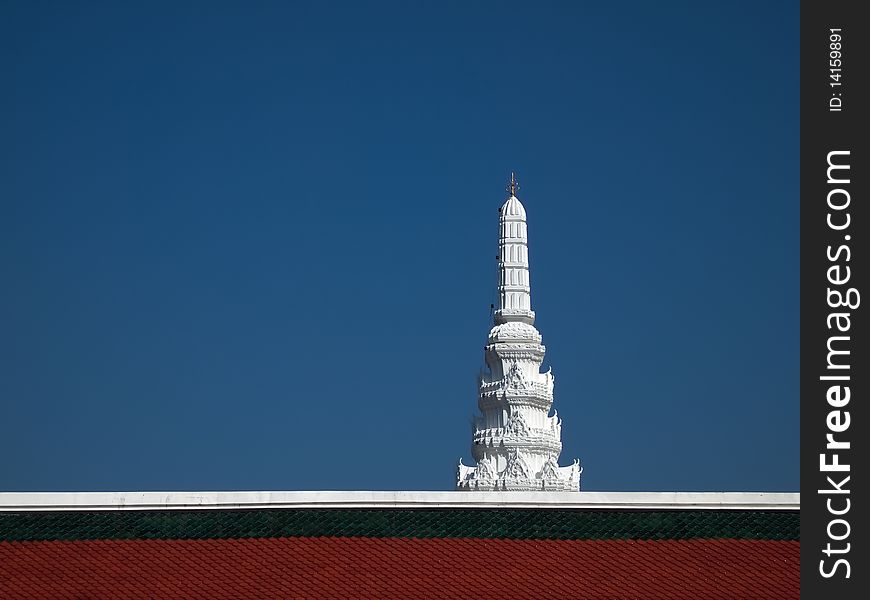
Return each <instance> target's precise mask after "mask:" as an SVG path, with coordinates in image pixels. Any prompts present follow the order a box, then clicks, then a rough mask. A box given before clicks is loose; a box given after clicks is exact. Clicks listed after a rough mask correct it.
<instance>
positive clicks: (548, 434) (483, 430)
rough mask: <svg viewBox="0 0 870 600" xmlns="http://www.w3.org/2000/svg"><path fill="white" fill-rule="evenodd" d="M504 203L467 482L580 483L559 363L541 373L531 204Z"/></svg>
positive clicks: (462, 480) (530, 487)
mask: <svg viewBox="0 0 870 600" xmlns="http://www.w3.org/2000/svg"><path fill="white" fill-rule="evenodd" d="M516 190H517V184H516V179H515V178H514V176H513V174H511V182H510V186H509V187H508V193H509V197H508V199H507V201H505V203H504V205H503V206H502V207H501V208H500V209H499V243H498V270H499V282H498V296H499V306H498V309H497V310H496V311H495V313H494V315H493V325H494V326H493V328H492V330H491V331H490V332H489V339H488V340H487V345H486V349H485V354H484V359H485V361H486V369H485V370H484V371H482V372H481V374H480V378H479V390H478V392H479V395H478V407H479V408H480V412H481V416H479V417H477V419H476V420H475V423H474V425H473V434H472V444H471V451H472V456H473V457H474V460H475V461H476V462H477V465H476V466H467V465H464V464H462V460H461V459H460V461H459V467H458V469H457V481H456V487H457V489H460V490H506V491H507V490H514V491H534V490H542V491H579V490H580V473H581V472H582V471H583V469H582V468H581V467H580V461H578V460H576V459H575V460H574V462H573V463H572V464H571V465H568V466H567V467H560V466H559V455H560V454H561V452H562V420H561V419H560V418H559V416H558V414H557V413H555V412H554V413H553V415H552V416H551V415H550V409H551V408H552V406H553V385H554V377H553V373H552V371H547V372H546V373H541V364H542V363H543V361H544V352H545V351H546V349H545V347H544V346H543V344H541V334H540V333H538V330H537V329H535V326H534V323H535V313H534V311H533V310H532V300H531V286H530V283H529V243H528V227H527V224H526V209H525V207H523V205H522V203H521V202H520V201H519V199H518V198H517V196H516Z"/></svg>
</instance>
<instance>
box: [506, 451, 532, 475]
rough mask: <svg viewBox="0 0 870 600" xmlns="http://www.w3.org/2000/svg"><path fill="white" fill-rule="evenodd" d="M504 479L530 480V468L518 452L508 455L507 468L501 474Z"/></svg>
mask: <svg viewBox="0 0 870 600" xmlns="http://www.w3.org/2000/svg"><path fill="white" fill-rule="evenodd" d="M501 478H502V479H528V478H529V466H528V465H527V464H526V461H524V460H523V458H522V456H520V453H519V452H517V451H516V450H514V451H512V452H511V453H510V454H509V455H508V460H507V466H506V467H505V469H504V471H502V473H501Z"/></svg>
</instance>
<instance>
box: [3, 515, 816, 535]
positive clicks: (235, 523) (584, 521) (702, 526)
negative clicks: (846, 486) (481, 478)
mask: <svg viewBox="0 0 870 600" xmlns="http://www.w3.org/2000/svg"><path fill="white" fill-rule="evenodd" d="M799 531H800V513H799V512H797V511H776V510H624V509H619V510H616V509H613V510H589V509H515V508H498V509H492V508H490V509H447V510H438V509H342V510H339V509H246V510H161V511H153V510H112V511H64V512H38V511H37V512H19V513H0V541H24V540H97V539H123V540H129V539H225V538H269V537H300V536H305V537H321V536H330V537H349V536H359V537H376V538H386V537H399V538H411V537H413V538H497V539H559V540H576V539H584V540H587V539H588V540H591V539H636V540H659V539H667V540H684V539H699V538H703V539H715V538H720V539H752V540H799V539H800V535H799Z"/></svg>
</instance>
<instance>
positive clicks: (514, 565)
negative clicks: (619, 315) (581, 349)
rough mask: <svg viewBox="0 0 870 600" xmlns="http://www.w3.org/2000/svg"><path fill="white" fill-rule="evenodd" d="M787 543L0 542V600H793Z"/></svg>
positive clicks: (795, 545)
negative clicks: (482, 599)
mask: <svg viewBox="0 0 870 600" xmlns="http://www.w3.org/2000/svg"><path fill="white" fill-rule="evenodd" d="M799 547H800V542H799V541H797V540H786V541H772V540H746V539H716V540H709V539H690V540H613V539H609V540H513V539H475V538H459V539H456V538H448V539H443V538H430V539H408V538H365V537H356V538H348V537H332V538H327V537H319V538H306V537H294V538H249V539H212V540H90V541H14V542H0V597H3V598H35V597H36V598H42V597H51V598H82V597H84V598H113V597H123V598H190V597H209V598H239V597H248V598H284V597H300V598H348V597H378V598H400V597H401V598H409V597H440V598H467V597H469V596H473V595H480V596H486V597H497V598H537V597H541V595H542V594H547V595H550V596H553V597H571V598H596V599H601V598H620V599H624V598H634V597H636V598H673V599H682V598H711V599H715V598H723V599H725V598H727V599H732V598H797V597H798V594H799V587H800V571H799V558H800V551H799Z"/></svg>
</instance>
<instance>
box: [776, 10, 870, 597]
mask: <svg viewBox="0 0 870 600" xmlns="http://www.w3.org/2000/svg"><path fill="white" fill-rule="evenodd" d="M861 4H862V3H860V2H835V1H827V2H825V1H822V0H811V1H810V0H804V2H801V9H800V10H801V25H800V35H801V40H800V102H801V105H800V127H801V149H800V161H801V165H800V173H801V175H800V178H801V180H800V190H801V192H800V193H801V197H800V207H801V209H800V210H801V226H800V227H801V231H800V235H801V250H800V261H801V283H800V290H801V316H800V327H801V350H800V357H801V369H800V373H801V398H800V404H801V595H802V596H803V597H805V598H837V599H847V598H865V597H866V594H867V593H868V590H870V585H868V579H870V575H868V573H870V564H868V563H867V560H866V558H867V550H866V544H868V543H870V542H868V540H870V536H868V535H867V532H866V528H865V526H864V524H865V522H866V519H865V517H864V515H866V513H867V506H866V503H867V501H868V500H867V496H866V495H865V494H861V493H860V492H858V488H859V487H863V488H866V487H867V484H868V477H867V470H866V469H865V467H864V464H863V463H864V462H866V461H861V460H859V457H858V454H866V453H868V452H870V449H868V444H867V443H866V441H867V432H868V428H867V424H866V420H867V418H868V417H867V410H866V409H865V407H864V404H865V403H866V402H868V401H870V394H868V391H870V384H868V382H870V361H868V357H867V352H866V349H867V347H868V343H870V342H868V337H870V335H868V328H867V325H866V323H867V320H868V319H867V317H866V315H865V313H867V311H868V310H870V287H868V285H867V281H868V276H867V273H868V271H870V257H868V255H867V251H866V249H867V246H868V242H867V238H868V237H870V222H868V220H870V211H868V209H867V204H868V202H870V196H868V192H870V186H868V185H867V180H868V179H870V168H868V145H870V144H868V127H867V126H866V125H865V123H866V122H867V121H868V120H870V97H868V95H867V78H868V77H870V61H868V60H867V56H868V54H867V47H868V41H870V21H868V20H866V19H863V20H862V19H861V18H859V16H858V12H859V7H860V6H861ZM864 4H866V3H864ZM863 9H864V10H866V9H867V6H866V5H865V6H864V7H863ZM772 25H773V24H772ZM831 29H841V30H842V31H841V32H840V33H841V34H842V37H843V39H842V48H841V51H842V57H841V60H842V65H841V68H842V71H840V73H841V77H840V81H841V82H842V85H841V86H831V82H832V81H834V80H833V79H832V78H831V77H830V75H831V70H830V69H831V66H832V65H831V64H830V62H829V61H830V51H831V48H830V33H831V32H830V30H831ZM837 93H839V94H841V96H839V98H842V102H843V106H842V110H841V111H839V112H836V111H831V110H830V101H831V98H833V97H835V94H837ZM835 150H848V151H849V152H850V154H849V157H848V160H849V164H850V174H851V177H850V183H849V184H848V186H847V187H848V191H849V194H850V196H851V201H850V204H849V206H848V209H847V210H848V212H849V216H850V218H851V224H850V226H849V228H848V231H845V230H844V231H835V230H833V229H831V228H830V227H828V224H827V222H826V219H827V214H828V212H831V211H830V209H829V208H828V205H827V194H828V192H829V191H830V190H831V189H834V188H836V187H842V186H837V185H829V184H828V182H827V167H828V153H829V152H831V151H835ZM839 197H840V198H842V195H840V196H839ZM835 216H836V217H838V218H841V217H842V216H843V215H842V211H841V212H840V214H837V215H835ZM846 235H849V236H850V240H848V241H847V240H845V239H844V238H845V236H846ZM841 244H847V245H849V248H850V251H851V260H849V262H845V260H840V261H837V262H831V261H829V259H828V256H827V248H828V246H831V247H832V251H835V250H836V249H837V248H838V247H839V246H840V245H841ZM844 257H845V254H843V255H841V258H844ZM834 264H840V265H848V266H849V267H850V269H851V277H850V281H849V282H848V283H847V284H843V285H841V286H839V287H840V289H842V290H844V291H845V289H847V288H849V287H854V288H856V289H857V290H858V291H859V292H860V293H861V304H860V305H859V306H858V308H856V309H854V310H851V309H848V308H844V309H833V308H830V307H829V305H828V302H827V288H828V287H829V286H830V285H831V284H830V283H829V282H828V274H827V270H828V268H829V267H831V266H833V265H834ZM831 287H833V286H831ZM841 311H848V312H849V313H850V317H851V328H850V331H849V332H848V333H839V334H838V333H837V332H836V330H834V331H829V329H828V324H827V317H828V314H829V313H831V312H841ZM831 335H849V337H850V340H849V342H848V344H849V350H850V352H851V354H850V355H849V357H848V360H849V363H850V364H851V368H850V369H849V370H848V371H839V374H842V373H844V372H846V373H848V374H849V375H850V377H851V381H849V382H843V385H849V386H850V390H851V400H850V402H849V404H848V406H845V407H842V408H841V410H848V411H849V413H850V418H851V422H850V426H849V428H848V430H847V431H845V432H843V433H839V434H836V435H837V438H839V439H841V440H844V441H849V442H851V448H850V449H849V450H845V451H840V452H839V454H840V457H839V460H840V462H841V463H847V464H849V465H850V470H849V472H848V473H845V474H844V473H836V472H833V473H823V472H822V471H821V470H820V464H819V463H820V460H819V458H820V457H819V455H820V454H821V453H823V452H826V449H825V445H826V442H827V440H826V435H827V434H828V433H829V429H828V425H827V421H826V419H827V417H828V413H829V411H831V410H834V409H833V408H832V407H831V406H829V404H828V402H827V398H826V392H827V390H828V387H829V386H830V385H833V382H830V381H822V380H820V379H819V378H820V377H821V376H823V375H826V374H832V371H829V370H828V369H827V368H826V367H827V364H828V363H827V357H828V348H827V342H828V338H829V336H831ZM831 452H835V450H828V453H829V454H830V453H831ZM829 462H830V461H829ZM829 475H831V476H833V478H834V479H835V480H836V481H837V482H840V481H841V480H842V476H843V475H848V476H849V477H850V480H849V482H848V483H847V484H846V485H843V486H842V487H843V488H848V489H849V490H850V491H849V494H841V495H830V494H823V493H820V492H819V490H824V489H826V488H830V487H831V485H830V483H829V482H828V481H827V476H829ZM847 497H848V498H849V500H850V503H851V504H850V508H849V511H848V512H847V513H846V514H844V515H841V516H839V517H838V516H835V515H832V514H830V512H829V510H828V507H827V504H826V502H827V500H828V499H829V498H833V503H834V504H833V507H834V509H835V510H837V509H840V510H842V508H843V506H844V505H845V498H847ZM836 518H842V519H845V520H846V521H848V523H849V536H848V537H847V538H846V539H844V540H842V541H835V540H830V539H829V535H828V524H829V523H830V522H831V520H832V519H836ZM832 531H833V533H834V535H835V536H841V535H843V533H844V532H845V531H846V526H845V525H843V524H842V523H838V524H836V525H834V527H833V530H832ZM829 542H830V543H831V545H832V547H834V548H839V549H843V548H845V547H846V546H845V544H846V543H848V544H850V546H849V551H848V552H847V553H843V554H839V555H837V554H831V555H830V557H828V556H826V554H825V553H824V551H825V549H826V548H827V544H828V543H829ZM837 558H845V559H846V560H848V562H849V565H850V577H849V578H848V579H847V578H845V576H844V575H845V571H846V569H845V567H844V566H843V565H840V567H839V568H838V569H837V571H836V572H835V575H834V576H832V577H830V578H825V577H823V576H822V574H821V572H820V561H821V560H825V561H826V562H825V565H826V567H825V568H826V569H828V570H829V572H830V568H831V566H832V565H833V564H834V561H835V560H836V559H837Z"/></svg>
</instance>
